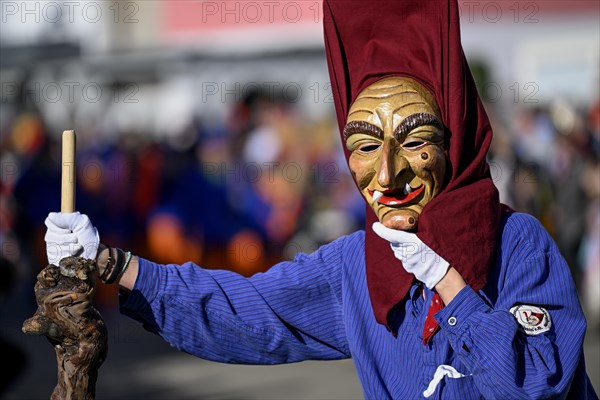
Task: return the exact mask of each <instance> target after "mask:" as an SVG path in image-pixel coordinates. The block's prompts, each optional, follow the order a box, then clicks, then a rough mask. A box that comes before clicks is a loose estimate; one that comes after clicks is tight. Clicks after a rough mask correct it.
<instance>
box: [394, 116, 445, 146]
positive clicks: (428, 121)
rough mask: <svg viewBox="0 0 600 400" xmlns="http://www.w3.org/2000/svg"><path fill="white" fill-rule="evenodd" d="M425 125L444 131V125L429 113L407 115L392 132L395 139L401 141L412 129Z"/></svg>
mask: <svg viewBox="0 0 600 400" xmlns="http://www.w3.org/2000/svg"><path fill="white" fill-rule="evenodd" d="M425 125H429V126H434V127H436V128H438V129H441V130H444V125H443V124H442V122H441V121H440V120H439V119H438V117H436V116H435V115H433V114H429V113H416V114H411V115H409V116H408V117H406V118H404V119H403V120H402V122H400V124H399V125H398V126H397V127H396V130H395V131H394V136H395V137H396V139H398V140H401V139H402V138H403V137H404V136H406V135H407V134H408V133H409V132H410V131H412V130H413V129H415V128H418V127H420V126H425Z"/></svg>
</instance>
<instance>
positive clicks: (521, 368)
mask: <svg viewBox="0 0 600 400" xmlns="http://www.w3.org/2000/svg"><path fill="white" fill-rule="evenodd" d="M502 232H503V234H502V240H501V245H500V250H499V254H498V257H497V262H496V265H495V267H494V268H493V269H492V270H491V271H490V276H489V279H488V284H487V285H486V287H485V288H484V289H483V290H481V291H479V292H478V293H476V292H474V291H473V290H472V289H471V287H470V286H467V287H466V288H464V289H463V290H462V291H461V292H460V293H459V294H458V295H457V296H456V298H455V299H454V300H453V301H452V302H450V304H449V305H448V306H446V307H445V308H444V309H442V310H441V311H440V312H438V313H437V314H436V315H435V318H436V320H437V321H438V322H439V324H440V326H441V330H440V331H439V332H438V333H437V334H436V335H435V336H434V337H433V338H432V340H431V341H430V342H429V343H428V344H427V345H423V343H422V326H423V322H424V319H425V315H426V314H427V307H426V306H425V305H426V304H428V302H429V301H430V299H431V298H432V296H433V292H431V291H429V290H428V289H427V288H425V287H424V286H422V285H420V284H413V286H412V287H411V290H410V294H409V299H408V300H407V301H406V302H405V303H404V304H403V306H404V308H403V309H402V310H398V312H396V313H395V314H394V317H393V318H394V319H395V321H393V325H395V326H397V327H398V329H397V336H396V337H395V336H394V335H391V334H390V333H389V332H388V331H387V329H386V328H385V327H384V326H383V325H381V324H378V323H377V322H376V320H375V317H374V315H373V310H372V306H371V302H370V298H369V294H368V289H367V284H366V276H365V263H364V232H363V231H359V232H356V233H354V234H352V235H349V236H346V237H342V238H340V239H338V240H336V241H334V242H332V243H330V244H328V245H325V246H323V247H321V248H320V249H319V250H318V251H316V252H315V253H313V254H311V255H305V254H300V255H298V256H297V257H296V258H295V260H294V261H292V262H282V263H280V264H277V265H275V266H273V267H272V268H271V269H270V270H269V271H268V272H266V273H259V274H256V275H255V276H253V277H251V278H245V277H242V276H240V275H238V274H235V273H233V272H229V271H221V270H204V269H202V268H200V267H198V266H196V265H194V264H191V263H187V264H184V265H181V266H179V265H158V264H154V263H152V262H150V261H147V260H144V259H140V270H139V276H138V278H137V281H136V284H135V287H134V289H133V291H132V292H130V293H129V294H128V295H126V294H121V299H120V300H121V311H122V312H123V313H124V314H126V315H128V316H131V317H133V318H135V319H137V320H138V321H141V322H142V323H143V324H144V327H145V328H146V329H148V330H149V331H151V332H154V333H156V334H158V335H160V336H161V337H163V338H164V339H165V340H166V341H167V342H168V343H170V344H171V345H172V346H173V347H175V348H177V349H179V350H183V351H186V352H188V353H191V354H193V355H196V356H198V357H202V358H205V359H209V360H214V361H220V362H228V363H245V364H278V363H290V362H297V361H302V360H333V359H343V358H348V357H352V358H353V359H354V363H355V365H356V368H357V371H358V375H359V378H360V380H361V382H362V385H363V390H364V395H365V398H368V399H387V398H389V399H417V398H423V395H422V393H423V391H424V390H425V389H426V388H427V387H428V384H429V382H430V381H431V380H432V379H433V376H434V373H435V371H436V368H437V367H438V366H439V365H442V364H446V365H450V366H452V367H454V368H455V369H456V370H457V371H459V372H460V373H462V374H463V375H465V376H464V377H462V378H457V379H449V378H446V379H445V380H442V382H441V383H440V384H439V386H438V387H437V389H436V391H435V393H434V396H433V397H431V398H438V399H439V398H451V399H479V398H486V399H509V398H519V399H529V398H531V399H533V398H548V397H552V398H569V399H594V398H597V396H596V395H595V393H594V391H593V388H592V386H591V384H590V382H589V378H588V377H587V375H586V372H585V365H584V357H583V352H582V344H583V339H584V335H585V329H586V322H585V318H584V316H583V313H582V310H581V307H580V305H579V301H578V298H577V293H576V290H575V286H574V284H573V280H572V279H571V276H570V274H569V269H568V267H567V265H566V263H565V262H564V259H563V258H562V256H561V255H560V253H559V251H558V249H557V247H556V245H555V244H554V242H553V241H552V239H551V238H550V237H549V235H548V234H547V232H546V231H545V230H544V228H543V227H542V226H541V225H540V223H539V222H538V221H537V220H536V219H535V218H533V217H530V216H528V215H526V214H517V213H513V214H508V215H507V216H505V218H504V220H503V221H502ZM422 291H424V297H425V299H424V298H423V295H422ZM516 304H532V305H536V306H539V307H543V308H545V309H546V310H547V311H548V313H549V316H550V320H551V328H550V330H549V331H547V332H544V333H541V334H539V335H530V334H527V333H525V332H524V331H523V330H522V329H521V327H520V325H519V324H518V323H517V320H516V319H515V317H514V316H513V314H511V312H509V310H510V309H511V308H512V307H513V306H514V305H516ZM452 318H454V319H452ZM449 321H450V323H449ZM451 323H454V324H451Z"/></svg>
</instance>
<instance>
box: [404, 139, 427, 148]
mask: <svg viewBox="0 0 600 400" xmlns="http://www.w3.org/2000/svg"><path fill="white" fill-rule="evenodd" d="M425 144H427V143H426V142H424V141H422V140H411V141H410V142H407V143H404V144H403V145H402V147H404V148H405V149H418V148H419V147H422V146H424V145H425Z"/></svg>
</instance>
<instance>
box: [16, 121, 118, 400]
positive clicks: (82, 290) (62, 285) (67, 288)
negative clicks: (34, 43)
mask: <svg viewBox="0 0 600 400" xmlns="http://www.w3.org/2000/svg"><path fill="white" fill-rule="evenodd" d="M62 145H63V153H62V154H63V155H62V191H61V212H63V213H70V212H74V211H75V132H74V131H64V132H63V143H62ZM58 264H59V265H58V266H56V265H53V264H50V265H48V266H47V267H46V268H44V269H43V270H42V271H41V272H40V273H39V274H38V276H37V283H36V284H35V287H34V291H35V298H36V301H37V304H38V308H37V310H36V312H35V314H34V315H33V317H31V318H29V319H28V320H26V321H25V322H24V323H23V328H22V330H23V332H24V333H26V334H28V335H40V336H41V335H43V336H46V337H47V338H48V340H49V341H50V343H51V344H52V346H53V347H54V350H55V351H56V361H57V363H58V384H57V385H56V387H55V388H54V391H53V392H52V395H51V397H50V398H51V399H52V400H93V399H94V398H95V392H96V378H97V377H98V369H99V368H100V366H101V365H102V363H103V362H104V359H105V358H106V353H107V349H108V333H107V330H106V325H105V324H104V321H103V320H102V317H101V316H100V313H98V311H97V310H96V309H95V308H94V307H92V300H93V298H94V293H95V292H96V277H97V269H96V263H95V260H88V259H85V258H82V257H65V258H63V259H62V260H60V261H59V263H58Z"/></svg>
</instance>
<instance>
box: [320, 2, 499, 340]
mask: <svg viewBox="0 0 600 400" xmlns="http://www.w3.org/2000/svg"><path fill="white" fill-rule="evenodd" d="M323 9H324V29H325V49H326V52H327V61H328V66H329V75H330V78H331V85H332V90H333V96H334V102H335V108H336V113H337V119H338V124H339V127H340V131H342V129H343V127H344V126H345V124H346V117H347V115H348V110H349V108H350V105H351V104H352V102H353V101H354V99H355V98H356V96H357V95H358V94H359V93H360V91H361V90H362V89H364V88H365V87H367V86H368V85H370V84H371V83H373V82H375V81H377V80H379V79H381V78H384V77H388V76H406V77H410V78H413V79H415V80H417V81H418V82H420V83H421V84H422V85H424V86H425V87H426V88H428V89H429V90H430V91H431V93H432V94H433V95H434V96H435V98H436V100H437V104H438V106H439V108H440V112H441V117H442V121H443V122H444V125H445V127H446V138H447V139H446V144H447V146H446V149H447V152H446V153H447V158H448V168H449V172H448V177H447V181H446V186H445V187H444V189H443V191H442V192H441V193H440V194H439V195H438V196H436V197H435V198H434V199H432V200H431V201H430V202H429V203H428V204H427V205H426V206H425V208H424V209H423V212H422V214H421V216H420V218H419V224H418V231H417V235H418V236H419V238H420V239H421V240H422V241H423V242H424V243H426V244H427V245H428V246H429V247H431V249H432V250H433V251H435V252H436V253H437V254H439V255H440V256H442V257H443V258H444V259H445V260H447V261H448V262H449V263H450V265H451V266H453V267H454V268H456V269H457V270H458V271H459V272H460V274H461V275H462V276H463V278H464V279H465V281H466V282H467V283H468V284H469V285H471V286H472V287H473V289H475V290H479V289H481V288H482V287H483V286H484V285H485V282H486V279H487V275H488V269H489V267H490V266H491V265H492V263H493V262H494V260H495V251H496V247H497V244H498V239H499V236H498V233H499V226H500V218H501V211H500V204H499V200H498V192H497V190H496V187H495V186H494V184H493V182H492V179H491V176H490V172H489V167H488V164H487V162H486V155H487V152H488V148H489V146H490V142H491V140H492V129H491V127H490V123H489V121H488V118H487V115H486V113H485V110H484V108H483V105H482V103H481V100H480V99H479V96H478V94H477V89H476V87H475V83H474V81H473V78H472V76H471V72H470V70H469V66H468V65H467V62H466V59H465V56H464V53H463V49H462V46H461V42H460V26H459V14H458V5H457V2H456V0H381V1H377V2H371V1H365V0H325V1H324V4H323ZM348 157H349V153H348V152H347V151H346V158H348ZM375 221H377V218H376V216H375V214H374V213H373V212H372V211H371V208H370V207H369V206H368V205H367V224H366V242H365V257H366V268H367V284H368V287H369V294H370V297H371V303H372V305H373V311H374V313H375V317H376V319H377V321H378V322H379V323H381V324H383V325H386V326H388V327H389V321H388V314H389V312H390V311H391V310H392V308H393V307H394V306H396V305H398V304H399V303H400V302H401V301H402V300H404V299H405V298H406V294H407V292H408V290H409V289H410V286H411V284H412V282H413V279H414V277H413V276H412V275H411V274H409V273H407V272H406V271H405V270H404V268H402V266H401V265H400V261H399V260H397V259H396V258H395V257H394V255H393V254H392V251H391V250H390V247H389V244H388V243H387V242H386V241H385V240H383V239H381V238H379V237H378V236H377V235H375V233H374V232H373V231H372V230H371V225H372V224H373V222H375ZM391 328H392V329H393V327H391Z"/></svg>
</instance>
